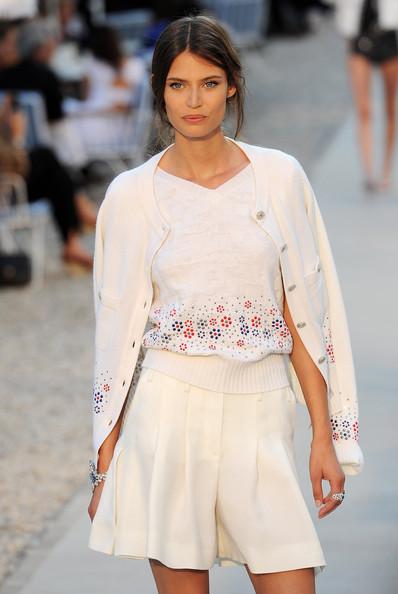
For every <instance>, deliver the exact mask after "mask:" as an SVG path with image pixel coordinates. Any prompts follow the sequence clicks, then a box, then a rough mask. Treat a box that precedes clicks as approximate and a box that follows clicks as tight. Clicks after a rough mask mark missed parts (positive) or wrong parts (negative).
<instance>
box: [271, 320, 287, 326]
mask: <svg viewBox="0 0 398 594" xmlns="http://www.w3.org/2000/svg"><path fill="white" fill-rule="evenodd" d="M271 324H272V327H273V328H278V329H279V328H283V326H284V325H285V321H284V320H283V319H282V318H275V319H274V320H272V322H271Z"/></svg>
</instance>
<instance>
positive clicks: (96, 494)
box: [87, 479, 106, 523]
mask: <svg viewBox="0 0 398 594" xmlns="http://www.w3.org/2000/svg"><path fill="white" fill-rule="evenodd" d="M105 480H106V479H105ZM104 484H105V481H101V482H100V483H98V485H97V486H96V487H95V488H94V491H93V494H92V496H91V501H90V503H89V506H88V509H87V511H88V515H89V516H90V520H91V523H92V522H93V519H94V516H95V514H96V512H97V507H98V504H99V501H100V499H101V493H102V489H103V488H104Z"/></svg>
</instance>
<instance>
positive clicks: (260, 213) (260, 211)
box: [256, 210, 265, 220]
mask: <svg viewBox="0 0 398 594" xmlns="http://www.w3.org/2000/svg"><path fill="white" fill-rule="evenodd" d="M264 217H265V212H264V211H263V210H258V211H257V213H256V218H257V219H259V220H260V219H263V218H264Z"/></svg>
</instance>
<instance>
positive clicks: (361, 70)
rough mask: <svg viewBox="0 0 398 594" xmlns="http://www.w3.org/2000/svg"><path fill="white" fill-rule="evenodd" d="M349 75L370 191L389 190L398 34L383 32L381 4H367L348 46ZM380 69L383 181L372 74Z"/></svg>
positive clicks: (369, 1)
mask: <svg viewBox="0 0 398 594" xmlns="http://www.w3.org/2000/svg"><path fill="white" fill-rule="evenodd" d="M348 51H349V64H348V65H349V72H350V77H351V83H352V89H353V95H354V101H355V106H356V109H357V113H358V123H359V143H360V150H361V155H362V160H363V165H364V170H365V182H364V183H365V188H366V189H367V190H368V191H375V190H382V191H383V190H387V189H388V188H389V187H390V184H391V168H392V158H393V152H394V144H395V133H396V94H397V86H398V31H397V30H394V29H392V30H388V31H387V30H382V29H381V27H380V25H379V10H378V1H377V0H363V5H362V12H361V20H360V26H359V31H358V34H357V35H356V36H355V37H352V38H351V39H350V40H349V42H348ZM372 66H377V67H379V68H380V71H381V75H382V78H383V83H384V93H385V116H386V127H385V129H386V136H385V152H384V164H383V172H382V176H381V180H380V181H379V182H376V181H375V179H374V176H373V159H372V139H371V134H372V122H371V111H372V110H371V73H372Z"/></svg>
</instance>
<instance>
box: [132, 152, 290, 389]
mask: <svg viewBox="0 0 398 594" xmlns="http://www.w3.org/2000/svg"><path fill="white" fill-rule="evenodd" d="M155 192H156V194H157V197H158V202H159V206H160V209H161V210H162V213H163V215H164V216H165V217H166V219H167V220H168V221H169V223H170V225H171V228H172V232H171V234H170V236H169V238H168V240H167V241H166V242H165V243H164V245H163V246H162V249H161V250H159V252H158V253H157V254H156V256H155V258H154V261H153V262H152V281H153V283H154V298H153V302H152V306H151V309H150V311H149V321H150V322H152V324H154V328H153V329H151V330H149V331H148V332H147V333H146V334H145V335H144V337H143V340H142V344H143V346H144V347H146V348H147V351H146V355H145V358H144V361H143V363H142V365H143V366H145V367H152V368H154V369H158V370H159V371H163V372H164V373H169V374H170V375H173V376H174V377H177V378H178V379H180V380H183V381H188V382H191V383H193V384H195V385H198V386H201V387H203V388H208V389H210V390H216V391H224V392H259V391H262V390H272V389H275V388H281V387H283V386H286V385H288V384H289V379H288V376H287V371H286V362H285V357H287V356H288V354H289V353H290V352H291V350H292V346H293V340H292V337H291V334H290V332H289V328H288V327H287V325H286V323H285V320H284V318H283V315H282V310H283V284H282V276H281V271H280V265H279V253H278V250H277V247H276V246H275V244H274V243H273V241H272V239H271V238H270V237H267V236H264V233H263V232H262V231H261V229H259V228H258V227H257V225H255V224H254V222H253V220H252V219H251V218H250V208H251V207H252V202H253V200H254V177H253V171H252V166H251V165H250V163H249V164H248V165H246V167H245V168H244V169H241V170H240V171H239V172H238V173H237V174H236V175H234V176H233V177H232V178H230V179H229V180H228V181H226V182H225V183H223V184H222V185H220V186H219V187H218V188H215V189H209V188H205V187H203V186H201V185H199V184H196V183H193V182H190V181H189V180H185V179H182V178H180V177H177V176H174V175H172V174H170V173H168V172H166V171H164V170H163V169H160V168H158V169H157V172H156V174H155Z"/></svg>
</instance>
